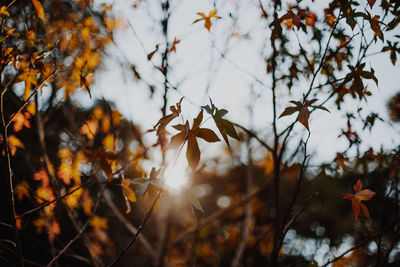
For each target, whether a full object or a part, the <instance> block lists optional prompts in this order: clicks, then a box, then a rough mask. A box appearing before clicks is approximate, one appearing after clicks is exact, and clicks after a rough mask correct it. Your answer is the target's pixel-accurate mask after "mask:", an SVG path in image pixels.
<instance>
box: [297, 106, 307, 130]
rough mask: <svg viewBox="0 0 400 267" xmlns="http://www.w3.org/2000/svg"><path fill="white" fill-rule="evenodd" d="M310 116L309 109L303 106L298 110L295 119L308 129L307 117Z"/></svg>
mask: <svg viewBox="0 0 400 267" xmlns="http://www.w3.org/2000/svg"><path fill="white" fill-rule="evenodd" d="M309 118H310V111H308V109H307V107H303V108H302V109H301V110H300V112H299V116H298V117H297V119H298V120H299V122H300V123H301V124H303V125H304V127H306V129H307V130H310V129H309V128H308V119H309Z"/></svg>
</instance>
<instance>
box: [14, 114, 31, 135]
mask: <svg viewBox="0 0 400 267" xmlns="http://www.w3.org/2000/svg"><path fill="white" fill-rule="evenodd" d="M30 118H31V114H30V113H28V112H18V113H17V114H15V115H14V117H13V118H12V121H13V122H14V126H13V129H14V131H15V132H19V131H21V130H22V128H24V126H25V127H26V128H31V123H30V122H29V119H30Z"/></svg>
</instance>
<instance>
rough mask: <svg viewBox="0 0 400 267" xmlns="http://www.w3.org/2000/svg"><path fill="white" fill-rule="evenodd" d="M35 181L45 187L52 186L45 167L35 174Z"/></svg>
mask: <svg viewBox="0 0 400 267" xmlns="http://www.w3.org/2000/svg"><path fill="white" fill-rule="evenodd" d="M33 180H35V181H40V182H41V183H42V186H43V187H48V186H49V185H50V179H49V176H48V175H47V172H46V170H45V169H44V168H43V167H42V168H41V169H40V170H39V171H37V172H35V173H34V174H33Z"/></svg>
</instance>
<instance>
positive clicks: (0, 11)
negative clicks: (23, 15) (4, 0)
mask: <svg viewBox="0 0 400 267" xmlns="http://www.w3.org/2000/svg"><path fill="white" fill-rule="evenodd" d="M0 15H4V16H7V17H9V16H10V13H9V12H8V11H7V6H2V7H0Z"/></svg>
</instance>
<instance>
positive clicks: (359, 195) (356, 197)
mask: <svg viewBox="0 0 400 267" xmlns="http://www.w3.org/2000/svg"><path fill="white" fill-rule="evenodd" d="M353 189H354V191H355V194H346V195H345V196H344V197H343V199H347V200H351V202H352V208H353V213H354V217H355V219H356V220H357V219H358V216H359V214H360V208H361V210H362V211H363V213H364V215H365V217H367V218H369V219H370V218H371V216H370V215H369V211H368V208H367V206H366V205H365V204H363V203H361V201H364V200H365V201H366V200H370V199H371V198H372V197H373V196H374V195H375V192H373V191H371V190H369V189H364V190H361V189H362V182H361V180H360V179H358V181H357V183H356V184H355V185H354V186H353Z"/></svg>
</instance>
